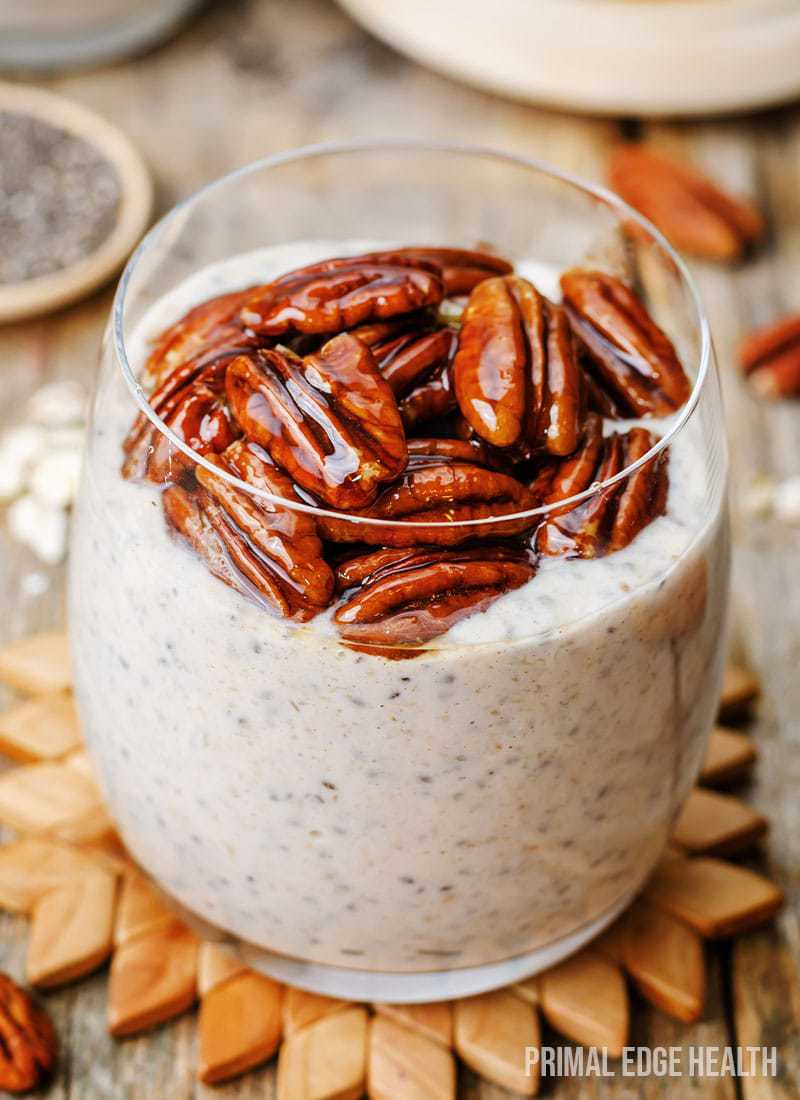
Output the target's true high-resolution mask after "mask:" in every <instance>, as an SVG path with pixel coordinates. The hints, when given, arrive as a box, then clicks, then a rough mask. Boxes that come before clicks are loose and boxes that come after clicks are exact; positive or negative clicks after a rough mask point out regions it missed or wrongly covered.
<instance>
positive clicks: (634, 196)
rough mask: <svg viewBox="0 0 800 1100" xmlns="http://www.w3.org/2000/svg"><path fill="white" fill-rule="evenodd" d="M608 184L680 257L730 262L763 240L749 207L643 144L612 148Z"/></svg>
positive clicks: (752, 208)
mask: <svg viewBox="0 0 800 1100" xmlns="http://www.w3.org/2000/svg"><path fill="white" fill-rule="evenodd" d="M609 180H610V183H611V186H612V187H613V188H614V190H615V191H617V192H618V193H619V194H620V195H621V196H622V197H623V199H625V200H626V202H629V203H630V205H631V206H633V207H635V208H636V209H637V210H638V211H640V213H642V214H644V216H645V217H646V218H649V219H650V221H651V222H653V224H654V225H655V226H656V227H657V228H658V229H660V230H661V232H662V233H663V234H664V236H665V237H667V238H668V240H669V241H671V243H672V244H674V245H675V247H676V248H680V249H682V250H683V251H684V252H691V253H693V254H694V255H696V256H703V257H705V258H706V259H709V260H717V261H720V262H726V261H727V262H730V261H732V260H738V259H739V258H740V257H741V256H742V255H743V254H744V253H745V252H747V251H748V250H749V249H750V248H752V247H753V246H754V245H755V244H757V243H758V241H759V240H760V239H761V238H762V237H763V235H764V220H763V218H762V217H761V214H760V213H759V211H758V210H757V209H756V207H755V206H753V204H752V203H750V202H748V201H747V200H745V199H740V198H736V197H734V196H733V195H729V194H728V193H727V192H726V191H723V190H722V188H721V187H719V186H718V185H717V184H716V183H714V182H713V181H712V180H710V179H708V177H707V176H704V175H703V174H702V173H700V172H698V171H697V170H696V169H695V168H691V167H690V166H689V165H688V164H684V163H681V162H679V161H676V160H673V159H672V158H671V157H668V156H665V155H664V154H663V153H658V152H656V151H655V150H654V149H651V148H648V147H647V146H646V145H640V144H630V145H620V146H619V147H618V148H617V149H615V150H614V152H613V153H612V155H611V161H610V165H609Z"/></svg>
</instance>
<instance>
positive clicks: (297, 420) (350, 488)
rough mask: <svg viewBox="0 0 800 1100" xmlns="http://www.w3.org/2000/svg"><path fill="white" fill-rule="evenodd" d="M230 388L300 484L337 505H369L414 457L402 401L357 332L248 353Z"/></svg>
mask: <svg viewBox="0 0 800 1100" xmlns="http://www.w3.org/2000/svg"><path fill="white" fill-rule="evenodd" d="M226 393H227V399H228V404H229V406H230V409H231V411H232V412H233V415H234V417H235V419H236V421H237V423H238V424H239V425H240V427H241V428H242V431H243V432H244V434H245V435H246V436H247V438H248V439H251V440H252V441H253V442H255V443H259V444H260V445H261V446H262V447H263V448H264V449H265V450H266V451H267V452H268V453H269V454H270V456H271V457H272V459H273V461H274V462H275V463H276V465H278V466H280V467H281V469H283V470H285V471H286V473H287V474H289V476H290V477H291V478H292V479H293V480H294V481H295V482H296V484H297V485H299V486H301V487H302V488H303V489H306V490H307V491H308V492H310V493H313V494H314V496H315V497H316V498H317V499H319V500H321V501H324V502H325V503H326V504H328V505H331V506H332V507H333V508H339V509H352V508H361V507H363V506H364V505H367V504H369V503H370V502H371V501H372V500H373V499H374V497H375V495H376V493H377V491H378V486H379V485H380V483H381V482H384V481H391V480H392V479H393V478H394V477H397V476H398V475H399V474H400V473H402V471H403V469H404V468H405V465H406V461H407V459H408V451H407V448H406V439H405V432H404V429H403V423H402V420H401V419H400V413H399V410H398V408H397V402H396V400H395V398H394V395H393V393H392V391H391V389H390V388H389V385H388V383H387V382H386V381H385V380H384V378H383V377H382V375H381V373H380V371H379V370H378V368H377V365H376V363H375V360H374V358H373V356H372V353H371V352H370V350H369V348H368V347H367V346H366V345H365V344H363V343H362V342H361V341H360V340H358V339H356V338H355V337H354V336H352V335H350V334H349V333H342V334H341V335H339V336H335V337H334V338H333V339H332V340H329V341H328V342H327V343H326V344H325V345H324V346H323V347H322V348H321V349H320V351H319V352H317V353H315V354H312V355H307V356H306V357H305V358H304V359H300V358H299V357H298V356H296V355H294V354H293V353H292V352H290V351H288V349H277V348H276V349H275V350H261V351H257V352H254V353H250V354H246V355H240V356H238V357H237V358H236V359H234V360H233V362H232V363H231V364H230V365H229V366H228V369H227V374H226Z"/></svg>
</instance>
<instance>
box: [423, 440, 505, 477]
mask: <svg viewBox="0 0 800 1100" xmlns="http://www.w3.org/2000/svg"><path fill="white" fill-rule="evenodd" d="M437 458H449V459H451V460H452V461H454V462H474V463H476V464H477V465H478V466H488V467H489V469H490V470H499V471H500V472H501V473H508V472H509V467H508V462H507V461H506V459H505V456H504V455H503V452H502V451H497V450H495V449H494V448H493V447H490V446H489V445H488V443H484V442H483V440H482V439H435V438H429V437H425V436H417V437H416V438H415V439H409V441H408V463H409V466H412V465H413V466H420V465H422V464H423V462H424V460H426V459H428V460H431V459H437Z"/></svg>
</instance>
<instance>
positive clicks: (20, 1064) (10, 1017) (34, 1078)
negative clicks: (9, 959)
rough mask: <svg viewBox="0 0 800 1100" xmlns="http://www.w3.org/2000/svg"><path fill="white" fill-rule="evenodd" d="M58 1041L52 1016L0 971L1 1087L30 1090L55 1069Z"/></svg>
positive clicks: (3, 1088) (17, 1090) (12, 1090)
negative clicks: (38, 1006)
mask: <svg viewBox="0 0 800 1100" xmlns="http://www.w3.org/2000/svg"><path fill="white" fill-rule="evenodd" d="M57 1049H58V1044H57V1041H56V1033H55V1029H54V1028H53V1025H52V1023H51V1022H50V1018H49V1016H48V1015H47V1014H46V1013H45V1012H43V1011H42V1010H41V1009H40V1008H37V1007H36V1005H35V1004H34V1003H33V1001H32V1000H31V998H30V997H29V996H28V994H27V993H26V992H25V991H24V990H23V989H21V988H20V987H19V986H18V985H17V984H16V982H14V981H12V980H11V978H9V976H8V975H7V974H0V1089H2V1090H5V1091H6V1092H27V1091H28V1090H29V1089H32V1088H35V1086H36V1085H38V1084H39V1083H40V1082H41V1081H42V1080H43V1079H44V1078H45V1077H47V1076H48V1075H49V1074H50V1073H51V1072H52V1070H53V1067H54V1066H55V1062H56V1054H57Z"/></svg>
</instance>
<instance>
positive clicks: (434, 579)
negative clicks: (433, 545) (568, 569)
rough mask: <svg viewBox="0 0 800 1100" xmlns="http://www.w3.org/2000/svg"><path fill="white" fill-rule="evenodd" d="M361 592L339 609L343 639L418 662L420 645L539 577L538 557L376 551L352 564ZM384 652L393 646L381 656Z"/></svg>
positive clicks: (506, 552)
mask: <svg viewBox="0 0 800 1100" xmlns="http://www.w3.org/2000/svg"><path fill="white" fill-rule="evenodd" d="M346 569H347V570H348V572H347V573H346V579H350V580H355V579H356V578H357V579H358V583H359V584H360V587H359V588H358V589H357V590H356V592H355V593H354V594H353V595H352V596H351V597H350V598H349V599H347V600H346V601H345V603H343V604H342V605H341V606H340V607H339V608H338V610H337V612H336V614H335V616H334V620H335V622H336V625H337V627H338V628H339V631H340V633H341V635H342V637H343V638H345V639H346V640H347V641H348V642H350V643H358V645H359V648H360V647H362V646H364V647H370V648H372V647H375V651H376V652H383V655H384V656H387V657H393V658H398V657H403V656H413V653H411V654H409V653H404V652H403V650H402V649H397V648H396V647H402V646H409V647H413V646H419V645H421V644H422V643H424V642H427V641H430V639H432V638H435V637H437V636H438V635H440V634H444V633H445V632H446V631H447V630H449V629H450V627H451V626H453V624H454V623H456V622H458V620H459V619H462V618H464V617H465V616H466V615H473V614H475V613H476V612H480V611H485V610H486V608H487V607H488V606H489V605H490V604H491V603H493V602H494V600H496V599H497V598H498V597H499V596H501V595H503V594H504V593H505V592H509V591H510V590H511V589H513V588H519V587H520V586H521V585H523V584H525V583H526V582H527V581H529V580H530V579H531V577H533V575H534V573H535V571H536V563H535V559H534V558H533V557H532V556H531V555H530V554H528V553H525V552H524V551H521V550H519V549H516V548H511V547H503V546H487V547H482V548H478V549H471V550H416V551H399V552H398V551H395V552H394V553H393V552H392V551H386V550H383V551H378V552H377V553H375V554H370V555H367V556H366V558H365V559H360V560H357V561H356V562H351V563H348V565H347V566H346ZM381 647H388V648H387V649H385V650H383V649H382V648H381Z"/></svg>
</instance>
